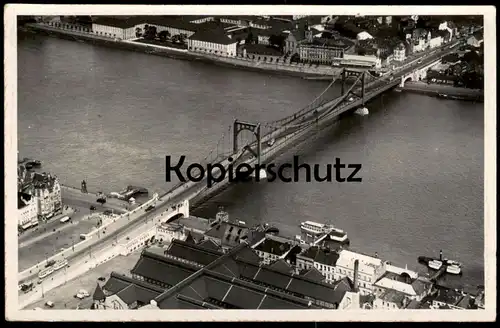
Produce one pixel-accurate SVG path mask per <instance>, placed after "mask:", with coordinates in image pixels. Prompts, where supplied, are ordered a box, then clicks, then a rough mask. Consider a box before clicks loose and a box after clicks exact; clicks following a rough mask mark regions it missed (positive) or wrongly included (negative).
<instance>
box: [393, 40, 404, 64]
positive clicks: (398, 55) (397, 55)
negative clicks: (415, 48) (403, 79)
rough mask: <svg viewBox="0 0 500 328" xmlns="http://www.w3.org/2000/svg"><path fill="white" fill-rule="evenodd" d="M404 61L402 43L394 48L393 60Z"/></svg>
mask: <svg viewBox="0 0 500 328" xmlns="http://www.w3.org/2000/svg"><path fill="white" fill-rule="evenodd" d="M405 59H406V48H405V46H404V44H403V43H400V44H398V45H397V46H396V48H394V60H395V61H399V62H403V61H405Z"/></svg>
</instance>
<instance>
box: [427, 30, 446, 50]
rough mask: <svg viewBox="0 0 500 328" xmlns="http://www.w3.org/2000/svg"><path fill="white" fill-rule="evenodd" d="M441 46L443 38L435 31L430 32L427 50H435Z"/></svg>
mask: <svg viewBox="0 0 500 328" xmlns="http://www.w3.org/2000/svg"><path fill="white" fill-rule="evenodd" d="M442 44H443V37H442V36H441V34H440V33H439V31H437V30H433V31H431V39H430V40H429V48H431V49H433V48H437V47H440V46H441V45H442Z"/></svg>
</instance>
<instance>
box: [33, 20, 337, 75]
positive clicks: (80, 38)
mask: <svg viewBox="0 0 500 328" xmlns="http://www.w3.org/2000/svg"><path fill="white" fill-rule="evenodd" d="M24 28H25V29H26V30H27V31H34V32H38V33H44V34H46V35H48V36H55V37H58V38H62V39H66V40H70V41H77V42H89V43H91V44H94V45H101V46H106V47H112V48H118V49H122V50H132V51H136V52H144V53H147V54H152V55H157V56H163V57H169V58H174V59H184V60H196V61H203V62H208V63H212V64H216V65H222V66H229V67H238V68H242V69H247V70H253V71H265V72H268V73H275V74H287V75H292V76H299V77H304V76H306V77H307V76H312V77H316V78H317V77H318V76H326V77H327V78H329V79H331V78H332V76H335V75H338V74H340V72H341V69H339V68H338V67H331V66H327V65H319V66H317V65H313V66H311V65H309V64H295V63H274V64H271V63H266V62H262V61H258V60H254V59H248V58H238V57H234V58H233V57H231V58H230V57H222V56H217V55H212V54H204V53H195V52H192V51H188V50H185V51H182V50H180V49H177V48H171V47H167V46H157V45H152V44H147V43H141V42H134V41H132V40H117V39H114V38H110V37H104V36H100V35H96V34H94V33H91V32H84V31H75V30H70V29H66V28H56V27H53V26H50V25H48V24H43V23H27V24H25V25H24Z"/></svg>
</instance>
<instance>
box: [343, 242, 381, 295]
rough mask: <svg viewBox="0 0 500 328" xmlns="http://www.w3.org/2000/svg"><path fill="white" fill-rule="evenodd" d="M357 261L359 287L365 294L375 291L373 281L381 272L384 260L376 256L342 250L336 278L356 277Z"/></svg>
mask: <svg viewBox="0 0 500 328" xmlns="http://www.w3.org/2000/svg"><path fill="white" fill-rule="evenodd" d="M355 263H358V268H357V269H358V270H357V273H358V288H359V292H360V293H361V294H362V295H363V294H371V293H373V283H375V281H376V279H377V278H378V276H379V274H380V271H379V270H380V268H382V260H380V259H379V258H376V257H372V256H368V255H364V254H360V253H355V252H352V251H349V250H345V249H344V250H341V251H340V252H339V258H338V260H337V262H336V265H335V269H334V279H335V280H339V279H342V278H344V277H349V278H351V279H354V276H355Z"/></svg>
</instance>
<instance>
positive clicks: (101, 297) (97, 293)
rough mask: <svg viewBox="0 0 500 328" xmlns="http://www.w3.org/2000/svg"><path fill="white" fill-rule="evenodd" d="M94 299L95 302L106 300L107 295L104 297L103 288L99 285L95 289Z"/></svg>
mask: <svg viewBox="0 0 500 328" xmlns="http://www.w3.org/2000/svg"><path fill="white" fill-rule="evenodd" d="M92 299H93V300H95V301H102V300H104V299H106V295H104V292H103V291H102V288H101V286H100V285H99V284H97V286H96V287H95V290H94V294H93V295H92Z"/></svg>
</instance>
